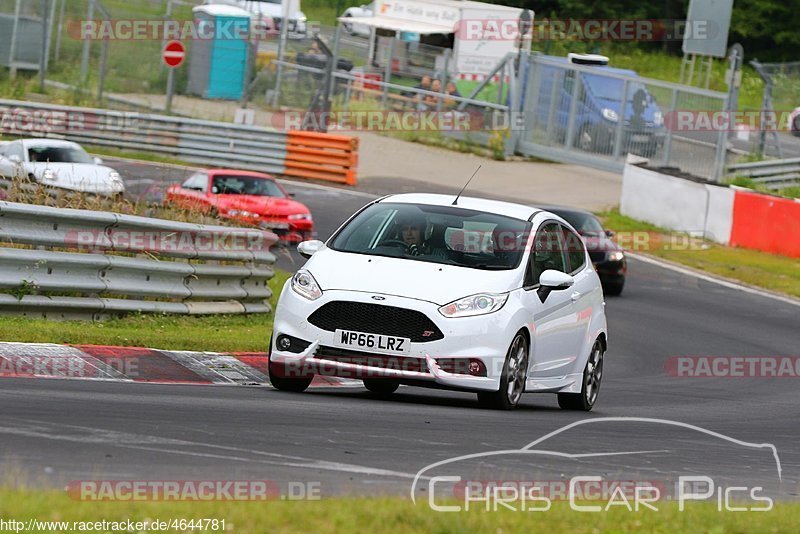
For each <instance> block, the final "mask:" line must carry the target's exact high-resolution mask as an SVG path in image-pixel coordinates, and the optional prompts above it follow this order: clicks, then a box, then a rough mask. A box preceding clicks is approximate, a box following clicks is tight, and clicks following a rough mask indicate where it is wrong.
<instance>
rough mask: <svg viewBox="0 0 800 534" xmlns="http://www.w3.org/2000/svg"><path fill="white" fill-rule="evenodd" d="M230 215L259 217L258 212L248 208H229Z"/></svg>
mask: <svg viewBox="0 0 800 534" xmlns="http://www.w3.org/2000/svg"><path fill="white" fill-rule="evenodd" d="M228 215H230V216H232V217H258V213H253V212H252V211H247V210H228Z"/></svg>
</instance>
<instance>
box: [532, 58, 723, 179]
mask: <svg viewBox="0 0 800 534" xmlns="http://www.w3.org/2000/svg"><path fill="white" fill-rule="evenodd" d="M529 67H530V68H529V73H528V76H527V80H526V81H527V91H526V99H525V107H524V117H525V124H524V129H523V132H522V133H521V136H520V143H519V145H518V147H519V149H520V150H521V151H522V152H523V153H525V154H528V155H532V156H538V157H543V158H549V159H555V160H559V161H572V162H579V163H584V164H590V165H592V166H594V167H599V168H605V169H608V170H613V171H618V170H621V168H622V166H623V164H624V161H625V158H626V156H627V154H634V155H637V156H641V157H644V158H648V159H649V160H650V161H651V163H652V164H653V165H656V166H661V167H676V168H678V169H680V171H682V172H685V173H689V174H693V175H695V176H699V177H702V178H707V179H716V178H717V177H718V176H719V173H720V172H721V171H720V170H721V165H722V161H723V160H722V159H721V158H723V157H724V151H725V137H724V136H723V135H722V134H721V133H720V132H717V131H697V130H692V129H689V128H687V129H686V130H685V131H683V130H679V129H677V128H676V127H675V126H677V125H676V124H675V122H674V121H672V120H671V119H672V118H673V117H674V114H675V113H676V112H677V111H678V110H704V111H706V112H709V113H712V112H716V111H724V110H725V109H726V95H725V94H723V93H717V92H714V91H709V90H705V89H698V88H694V87H689V86H683V85H678V84H674V83H669V82H663V81H659V80H652V79H647V78H642V77H640V76H638V75H637V74H636V73H635V72H633V71H627V70H622V69H614V68H610V67H602V68H598V67H595V66H582V65H577V64H573V63H568V62H567V60H566V58H555V57H551V56H533V57H531V59H530V65H529ZM676 130H677V131H676Z"/></svg>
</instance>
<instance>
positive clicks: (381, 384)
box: [364, 378, 400, 397]
mask: <svg viewBox="0 0 800 534" xmlns="http://www.w3.org/2000/svg"><path fill="white" fill-rule="evenodd" d="M364 387H365V388H367V389H368V390H369V392H370V393H373V394H375V395H378V396H381V397H386V396H389V395H391V394H392V393H394V392H395V391H397V388H399V387H400V383H399V382H398V381H396V380H389V379H381V378H365V379H364Z"/></svg>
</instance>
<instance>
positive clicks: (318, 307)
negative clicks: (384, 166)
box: [269, 194, 607, 410]
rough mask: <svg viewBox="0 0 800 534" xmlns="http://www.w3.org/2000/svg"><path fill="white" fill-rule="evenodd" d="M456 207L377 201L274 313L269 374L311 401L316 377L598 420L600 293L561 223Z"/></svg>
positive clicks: (315, 249)
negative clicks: (550, 405) (537, 402)
mask: <svg viewBox="0 0 800 534" xmlns="http://www.w3.org/2000/svg"><path fill="white" fill-rule="evenodd" d="M456 200H457V202H454V197H453V196H451V195H432V194H402V195H391V196H388V197H383V198H381V199H378V200H376V201H374V202H372V203H370V204H368V205H367V206H365V207H364V208H362V209H361V210H360V211H358V212H357V213H356V214H355V215H353V216H352V217H351V218H350V219H349V220H348V221H347V222H346V223H345V224H344V225H342V227H341V228H339V230H337V231H336V233H335V234H334V235H333V236H332V237H331V238H330V239H329V240H328V241H327V243H324V244H323V243H322V242H321V241H306V242H303V243H301V244H300V245H299V246H298V250H299V251H300V253H301V254H303V255H304V256H305V257H310V259H309V260H308V262H306V264H305V266H304V267H303V268H302V269H301V270H299V271H298V272H297V273H296V274H295V275H294V277H292V278H291V279H290V280H289V281H287V283H286V285H285V286H284V287H283V290H282V292H281V295H280V300H279V302H278V306H277V309H276V311H275V323H274V329H273V338H272V340H271V341H270V359H269V374H270V380H271V382H272V385H273V386H274V387H276V388H277V389H280V390H287V391H303V390H305V389H306V388H307V387H308V386H309V384H310V383H311V380H312V378H313V376H314V375H315V374H320V375H334V376H340V377H348V378H357V379H362V380H363V381H364V385H365V386H366V387H367V389H369V390H370V391H372V392H374V393H376V394H382V395H388V394H391V393H393V392H394V391H395V390H396V389H397V387H398V386H399V385H400V384H405V385H415V386H428V387H439V388H447V389H455V390H462V391H475V392H477V393H478V398H479V400H480V401H481V403H482V404H485V405H488V406H492V407H496V408H501V409H512V408H514V407H515V406H516V405H517V404H518V403H519V401H520V398H521V396H522V393H524V392H547V393H557V394H558V403H559V405H560V406H561V407H562V408H567V409H577V410H590V409H591V408H592V406H594V404H595V401H596V400H597V393H598V389H599V386H600V380H601V378H602V374H603V356H604V354H605V351H606V348H607V330H606V317H605V310H604V308H605V302H604V300H603V290H602V287H601V285H600V280H599V278H598V276H597V273H596V272H595V270H594V268H593V267H592V262H591V261H590V259H589V256H588V255H587V252H586V249H585V248H584V245H583V242H582V240H581V238H580V237H579V236H578V234H577V232H575V230H574V229H573V228H572V227H571V226H570V225H569V224H568V223H567V222H566V221H565V220H564V219H562V218H560V217H558V216H556V215H554V214H552V213H549V212H547V211H543V210H541V209H536V208H532V207H528V206H523V205H520V204H512V203H508V202H497V201H490V200H483V199H477V198H469V197H461V198H458V199H456Z"/></svg>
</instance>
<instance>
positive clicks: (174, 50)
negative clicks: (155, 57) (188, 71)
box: [161, 41, 186, 68]
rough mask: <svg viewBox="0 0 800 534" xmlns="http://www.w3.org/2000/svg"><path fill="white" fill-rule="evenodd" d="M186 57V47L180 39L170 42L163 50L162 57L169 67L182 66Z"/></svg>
mask: <svg viewBox="0 0 800 534" xmlns="http://www.w3.org/2000/svg"><path fill="white" fill-rule="evenodd" d="M184 58H186V48H184V47H183V43H182V42H180V41H170V42H168V43H167V45H166V46H165V47H164V50H162V51H161V59H163V60H164V64H165V65H166V66H167V67H171V68H175V67H178V66H180V64H181V63H183V60H184Z"/></svg>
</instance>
